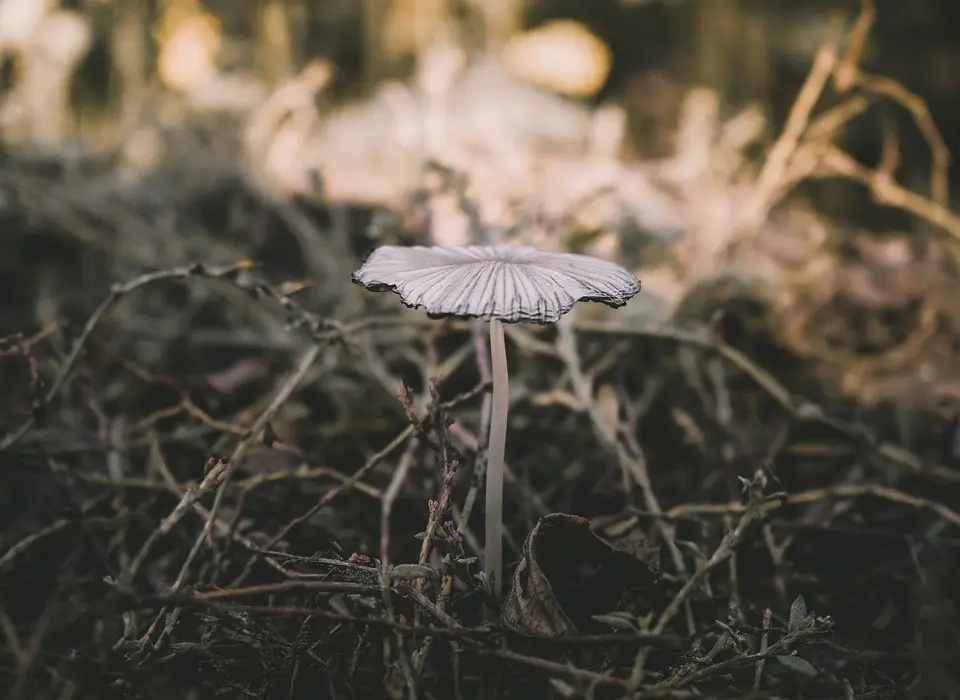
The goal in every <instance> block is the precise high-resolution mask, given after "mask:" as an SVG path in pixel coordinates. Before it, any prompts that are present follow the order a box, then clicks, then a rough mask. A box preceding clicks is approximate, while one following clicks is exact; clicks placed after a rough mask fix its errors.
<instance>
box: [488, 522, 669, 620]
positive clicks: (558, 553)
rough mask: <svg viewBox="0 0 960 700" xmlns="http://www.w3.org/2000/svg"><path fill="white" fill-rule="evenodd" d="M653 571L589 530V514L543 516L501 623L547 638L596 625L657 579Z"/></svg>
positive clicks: (532, 535) (530, 539)
mask: <svg viewBox="0 0 960 700" xmlns="http://www.w3.org/2000/svg"><path fill="white" fill-rule="evenodd" d="M655 580H656V573H655V570H654V569H653V568H652V567H651V566H650V565H649V564H648V563H646V562H644V561H641V559H639V558H637V556H635V555H634V554H633V553H631V552H628V551H625V550H623V549H620V548H618V547H615V546H613V545H612V544H610V543H609V542H607V541H606V540H604V539H603V538H602V537H600V536H599V535H597V534H595V533H594V532H593V531H592V530H591V529H590V522H589V521H588V520H587V519H586V518H581V517H580V516H577V515H567V514H566V513H551V514H549V515H545V516H543V517H542V518H541V519H540V521H539V522H538V523H537V524H536V525H535V526H534V528H533V530H531V531H530V534H529V535H528V536H527V540H526V542H525V543H524V545H523V558H522V559H521V561H520V563H519V564H518V566H517V569H516V571H515V572H514V575H513V581H512V583H511V585H510V591H509V593H508V595H507V600H506V601H505V603H504V606H503V613H502V622H503V624H505V625H506V626H508V627H510V628H512V629H515V630H517V631H521V632H526V633H529V634H536V635H541V636H547V637H560V636H569V635H576V634H580V633H582V632H584V631H586V630H592V629H593V628H594V627H596V623H595V622H594V621H593V619H592V618H593V616H594V615H599V614H602V613H607V612H610V611H611V610H613V609H615V608H616V605H617V602H618V601H619V599H620V598H621V596H622V595H623V594H624V593H625V592H626V591H627V590H628V589H630V588H635V587H639V586H643V585H646V584H649V583H653V582H654V581H655Z"/></svg>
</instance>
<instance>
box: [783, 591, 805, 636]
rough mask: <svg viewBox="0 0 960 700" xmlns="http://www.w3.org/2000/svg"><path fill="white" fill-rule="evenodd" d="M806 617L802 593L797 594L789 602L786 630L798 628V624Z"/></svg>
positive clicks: (791, 630)
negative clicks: (788, 617)
mask: <svg viewBox="0 0 960 700" xmlns="http://www.w3.org/2000/svg"><path fill="white" fill-rule="evenodd" d="M806 619H807V603H806V601H805V600H804V599H803V596H802V595H798V596H797V597H796V598H795V599H794V601H793V602H792V603H791V604H790V619H789V621H788V622H787V630H789V631H790V632H795V631H796V630H798V629H800V625H801V624H802V623H803V621H804V620H806Z"/></svg>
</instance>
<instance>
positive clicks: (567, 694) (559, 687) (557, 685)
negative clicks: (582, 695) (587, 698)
mask: <svg viewBox="0 0 960 700" xmlns="http://www.w3.org/2000/svg"><path fill="white" fill-rule="evenodd" d="M550 685H552V686H553V689H554V690H555V691H557V694H558V695H559V696H560V697H562V698H573V697H576V695H577V689H576V688H574V687H573V686H572V685H570V684H569V683H567V682H566V681H564V680H560V679H559V678H551V679H550Z"/></svg>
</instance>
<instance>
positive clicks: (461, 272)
mask: <svg viewBox="0 0 960 700" xmlns="http://www.w3.org/2000/svg"><path fill="white" fill-rule="evenodd" d="M352 279H353V282H354V283H355V284H359V285H361V286H363V287H366V288H367V289H369V290H371V291H374V292H385V291H392V292H396V293H397V294H399V295H400V298H401V299H402V300H403V303H404V304H405V305H407V306H409V307H412V308H421V307H422V308H423V309H425V310H426V311H427V313H428V314H429V315H430V316H434V317H441V316H460V317H466V318H487V319H490V318H497V319H499V320H501V321H503V322H504V323H517V322H519V321H525V322H529V323H541V324H545V323H554V322H555V321H557V320H559V318H560V317H561V316H563V315H564V314H565V313H567V312H568V311H569V310H570V309H571V308H573V305H574V304H576V303H577V302H578V301H598V302H600V303H602V304H606V305H607V306H610V307H613V308H619V307H621V306H623V305H624V304H626V303H627V301H629V300H630V298H631V297H633V295H635V294H636V293H637V292H639V291H640V280H638V279H637V278H636V276H635V275H634V274H633V273H631V272H630V271H629V270H627V269H625V268H623V267H621V266H620V265H617V264H615V263H612V262H608V261H606V260H600V259H599V258H594V257H590V256H588V255H576V254H573V253H551V252H548V251H544V250H540V249H538V248H534V247H533V246H527V245H506V244H503V245H490V246H483V245H466V246H454V247H449V248H441V247H431V246H390V245H388V246H381V247H380V248H377V249H376V250H374V251H373V253H371V254H370V256H369V257H368V258H367V259H366V261H365V262H364V263H363V265H362V266H361V267H360V269H359V270H357V271H356V272H354V273H353V277H352Z"/></svg>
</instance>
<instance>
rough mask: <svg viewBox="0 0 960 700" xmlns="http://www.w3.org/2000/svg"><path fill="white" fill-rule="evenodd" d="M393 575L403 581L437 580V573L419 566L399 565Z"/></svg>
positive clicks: (393, 570)
mask: <svg viewBox="0 0 960 700" xmlns="http://www.w3.org/2000/svg"><path fill="white" fill-rule="evenodd" d="M390 573H391V575H392V576H393V577H394V578H398V579H400V580H401V581H414V580H416V579H418V578H436V576H437V572H436V571H434V570H433V569H431V568H430V567H429V566H420V565H419V564H397V565H396V566H395V567H393V569H392V570H391V572H390Z"/></svg>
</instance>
